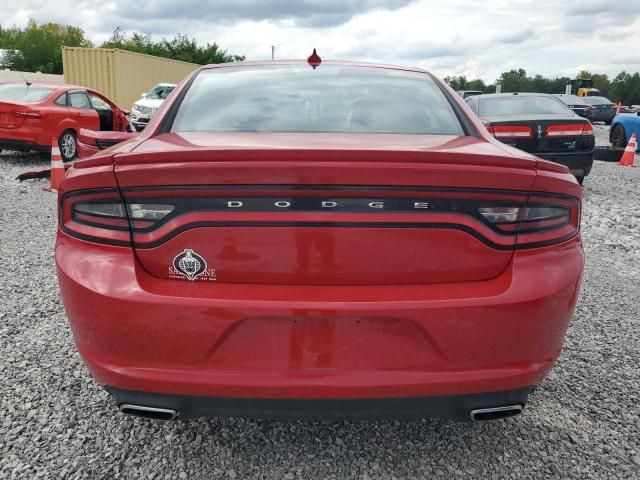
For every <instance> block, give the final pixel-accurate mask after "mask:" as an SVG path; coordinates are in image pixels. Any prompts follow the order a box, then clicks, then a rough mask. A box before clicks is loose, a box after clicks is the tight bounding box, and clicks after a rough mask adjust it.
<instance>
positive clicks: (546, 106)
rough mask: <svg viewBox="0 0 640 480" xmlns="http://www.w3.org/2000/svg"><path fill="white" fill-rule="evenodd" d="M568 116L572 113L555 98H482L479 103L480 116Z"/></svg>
mask: <svg viewBox="0 0 640 480" xmlns="http://www.w3.org/2000/svg"><path fill="white" fill-rule="evenodd" d="M538 114H569V115H572V114H573V112H571V110H570V109H569V107H567V106H566V105H565V104H564V103H562V102H561V101H560V100H558V99H557V98H555V97H551V96H549V97H544V96H539V97H538V96H535V95H522V96H519V95H512V96H506V97H493V98H487V97H485V98H483V99H482V100H481V101H480V116H482V117H508V116H511V115H538Z"/></svg>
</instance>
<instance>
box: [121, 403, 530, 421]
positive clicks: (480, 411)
mask: <svg viewBox="0 0 640 480" xmlns="http://www.w3.org/2000/svg"><path fill="white" fill-rule="evenodd" d="M118 408H119V409H120V411H121V412H122V413H125V414H127V415H133V416H135V417H141V418H148V419H151V420H164V421H169V420H174V419H175V418H176V417H177V416H178V411H177V410H173V409H171V408H158V407H148V406H144V405H133V404H130V403H122V404H120V405H119V406H118ZM523 408H524V406H523V405H521V404H515V405H503V406H501V407H490V408H476V409H475V410H471V411H470V412H469V418H470V419H471V421H473V422H481V421H485V420H499V419H501V418H507V417H513V416H515V415H519V414H521V413H522V410H523Z"/></svg>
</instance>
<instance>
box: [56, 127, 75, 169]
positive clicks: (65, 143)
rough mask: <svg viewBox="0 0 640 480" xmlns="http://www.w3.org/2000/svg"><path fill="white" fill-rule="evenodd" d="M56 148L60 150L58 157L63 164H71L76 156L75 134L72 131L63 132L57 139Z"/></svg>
mask: <svg viewBox="0 0 640 480" xmlns="http://www.w3.org/2000/svg"><path fill="white" fill-rule="evenodd" d="M58 147H59V148H60V156H61V157H62V161H63V162H71V161H73V160H75V158H76V156H77V155H78V142H77V140H76V132H74V131H73V130H65V131H64V132H62V134H61V135H60V138H58Z"/></svg>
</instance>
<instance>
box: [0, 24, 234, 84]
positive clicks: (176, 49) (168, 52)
mask: <svg viewBox="0 0 640 480" xmlns="http://www.w3.org/2000/svg"><path fill="white" fill-rule="evenodd" d="M63 46H67V47H96V46H98V47H101V48H119V49H122V50H129V51H132V52H137V53H146V54H148V55H156V56H158V57H164V58H171V59H174V60H182V61H184V62H191V63H197V64H200V65H205V64H209V63H224V62H234V61H241V60H244V58H245V57H244V56H242V55H231V54H229V53H227V51H226V50H223V49H222V48H221V47H220V46H219V45H218V44H217V43H215V42H214V43H207V44H206V45H199V44H198V43H197V42H196V40H195V39H193V38H189V37H188V36H187V35H181V34H178V35H176V36H175V37H174V38H172V39H166V38H162V39H161V40H158V41H154V40H152V39H151V37H150V36H149V35H143V34H140V33H133V34H132V35H128V34H127V33H126V32H124V31H122V30H121V29H120V28H116V29H115V30H114V32H113V35H112V36H111V38H109V40H107V41H105V42H102V44H100V45H95V44H94V43H93V42H92V41H91V40H89V39H88V38H87V37H86V36H85V33H84V31H83V30H82V29H81V28H79V27H75V26H73V25H61V24H58V23H44V24H41V25H39V24H38V23H37V22H36V21H35V20H29V22H28V24H27V26H26V27H25V28H18V27H15V26H14V27H8V28H3V26H2V25H0V49H1V50H3V52H1V53H0V55H1V57H0V67H1V68H9V69H11V70H19V71H23V72H42V73H54V74H58V75H59V74H62V47H63Z"/></svg>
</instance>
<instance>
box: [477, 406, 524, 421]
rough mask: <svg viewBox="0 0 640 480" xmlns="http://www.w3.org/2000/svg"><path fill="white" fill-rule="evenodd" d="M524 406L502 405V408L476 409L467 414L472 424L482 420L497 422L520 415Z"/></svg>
mask: <svg viewBox="0 0 640 480" xmlns="http://www.w3.org/2000/svg"><path fill="white" fill-rule="evenodd" d="M523 409H524V405H521V404H517V405H504V406H502V407H491V408H477V409H475V410H471V411H470V412H469V418H471V420H472V421H474V422H481V421H484V420H498V419H500V418H507V417H513V416H515V415H519V414H521V413H522V410H523Z"/></svg>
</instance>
